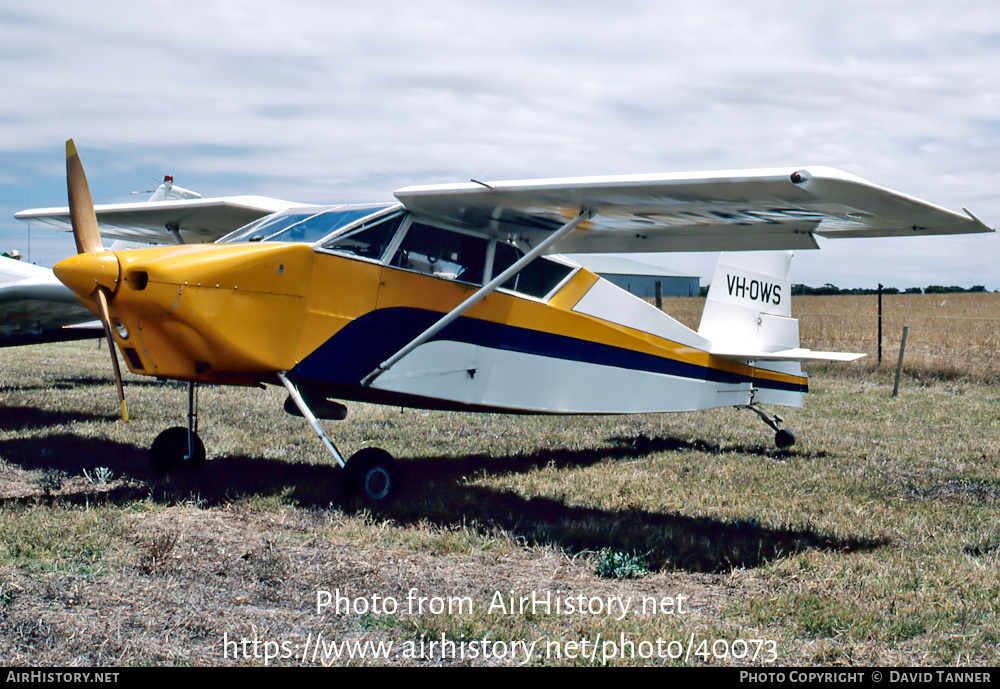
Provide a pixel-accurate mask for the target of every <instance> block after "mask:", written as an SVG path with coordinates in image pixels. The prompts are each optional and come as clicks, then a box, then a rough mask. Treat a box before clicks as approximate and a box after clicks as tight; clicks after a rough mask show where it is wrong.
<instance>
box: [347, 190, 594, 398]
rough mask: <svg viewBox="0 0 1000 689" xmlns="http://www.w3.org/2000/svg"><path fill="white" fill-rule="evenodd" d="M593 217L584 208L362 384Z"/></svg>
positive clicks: (387, 368)
mask: <svg viewBox="0 0 1000 689" xmlns="http://www.w3.org/2000/svg"><path fill="white" fill-rule="evenodd" d="M592 217H594V212H593V211H591V210H587V209H583V210H581V211H580V213H579V215H577V216H576V217H575V218H573V219H572V220H570V221H569V222H567V223H566V224H565V225H563V226H562V227H560V228H559V229H558V230H556V231H555V232H553V233H552V234H550V235H549V236H548V237H546V238H545V239H544V240H542V241H541V242H539V244H538V246H536V247H535V248H534V249H532V250H531V251H529V252H528V253H526V254H525V255H524V256H522V257H521V258H520V259H518V260H517V261H515V262H514V263H513V264H512V265H511V266H510V267H509V268H507V270H505V271H503V272H502V273H500V274H499V275H497V276H496V277H495V278H493V279H492V280H490V281H489V282H488V283H486V284H485V285H483V286H482V287H480V288H479V289H478V290H477V291H476V292H475V294H473V295H472V296H470V297H469V298H468V299H466V300H465V301H463V302H462V303H461V304H459V305H458V306H456V307H455V308H454V309H452V310H451V311H449V312H448V313H447V314H445V315H444V316H442V317H441V318H440V319H438V321H437V322H435V323H434V325H432V326H431V327H429V328H427V330H425V331H424V332H422V333H420V334H419V335H417V336H416V337H415V338H414V339H413V340H411V341H410V343H409V344H407V345H406V346H404V347H403V348H402V349H400V350H399V351H398V352H396V353H395V354H393V355H392V356H391V357H389V358H388V359H386V360H385V361H383V362H382V363H381V364H379V365H378V368H376V369H375V370H374V371H372V372H371V373H369V374H368V375H367V376H365V377H364V378H362V379H361V384H362V385H364V386H366V387H367V386H370V385H371V384H372V383H373V382H375V379H376V378H378V377H379V376H380V375H382V374H383V373H385V372H386V371H388V370H389V369H390V368H392V367H393V366H395V365H396V364H397V363H399V360H400V359H402V358H403V357H404V356H406V355H407V354H409V353H410V352H412V351H413V350H414V349H416V348H417V347H419V346H420V345H422V344H424V343H425V342H427V341H428V340H429V339H431V338H432V337H434V336H435V335H436V334H437V333H439V332H440V331H441V330H442V329H444V328H445V327H446V326H447V325H448V324H449V323H451V322H452V321H454V320H455V319H456V318H458V317H459V316H461V315H462V314H463V313H465V312H466V311H468V310H469V309H470V308H472V307H473V306H475V305H476V304H478V303H479V302H480V301H482V300H483V299H484V298H485V297H486V296H487V295H489V294H490V293H491V292H493V291H495V290H496V288H497V287H499V286H500V285H502V284H503V283H505V282H507V280H509V279H510V278H511V277H513V276H514V275H516V274H517V273H518V272H519V271H520V270H521V269H522V268H524V267H525V266H526V265H528V264H529V263H531V262H532V261H534V260H535V259H536V258H538V257H539V256H540V255H541V254H542V253H543V252H544V251H545V250H546V249H548V248H549V247H550V246H552V245H553V244H555V243H556V242H558V241H559V240H560V239H562V238H563V237H565V236H566V235H567V234H569V233H570V232H572V231H573V230H575V229H576V227H577V225H579V224H580V223H581V222H583V221H584V220H589V219H590V218H592Z"/></svg>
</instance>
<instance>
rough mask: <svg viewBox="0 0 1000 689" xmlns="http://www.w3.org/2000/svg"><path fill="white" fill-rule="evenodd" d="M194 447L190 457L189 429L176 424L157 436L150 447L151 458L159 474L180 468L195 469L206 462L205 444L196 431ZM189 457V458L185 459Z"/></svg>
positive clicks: (169, 472)
mask: <svg viewBox="0 0 1000 689" xmlns="http://www.w3.org/2000/svg"><path fill="white" fill-rule="evenodd" d="M192 440H193V441H194V442H193V445H194V447H193V448H192V453H191V456H190V457H188V456H187V455H188V429H187V428H185V427H184V426H174V427H173V428H168V429H167V430H165V431H163V432H162V433H160V434H159V435H158V436H156V440H154V441H153V445H152V447H150V448H149V458H150V461H151V462H152V464H153V471H154V472H156V474H157V476H164V475H166V474H172V473H175V472H176V471H178V470H184V471H193V470H195V469H198V468H200V467H201V466H203V465H204V464H205V444H204V443H202V442H201V438H199V437H198V434H197V433H195V434H194V435H193V436H192ZM185 457H187V459H185Z"/></svg>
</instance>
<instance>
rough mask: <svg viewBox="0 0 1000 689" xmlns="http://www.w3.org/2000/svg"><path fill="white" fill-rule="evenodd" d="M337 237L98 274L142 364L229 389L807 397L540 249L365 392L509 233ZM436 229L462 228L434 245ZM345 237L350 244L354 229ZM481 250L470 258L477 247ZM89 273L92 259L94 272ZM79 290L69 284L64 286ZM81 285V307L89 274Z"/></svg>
mask: <svg viewBox="0 0 1000 689" xmlns="http://www.w3.org/2000/svg"><path fill="white" fill-rule="evenodd" d="M372 228H373V229H371V230H367V232H368V233H369V235H372V236H374V235H375V234H376V233H378V237H377V238H376V239H371V238H370V237H368V236H366V235H365V232H366V230H363V229H362V230H359V231H356V232H355V231H353V230H350V229H349V230H348V231H347V232H346V234H345V233H341V234H338V235H336V238H335V239H333V240H330V241H325V240H324V241H319V242H312V243H305V242H287V241H286V242H281V241H274V242H272V241H264V242H244V243H223V244H213V245H190V246H175V247H157V248H150V249H140V250H132V251H121V252H115V253H114V254H111V256H113V257H114V260H115V262H116V263H117V266H118V275H117V276H116V277H114V279H113V280H112V279H111V277H110V273H111V272H113V269H110V268H109V267H108V266H109V265H110V264H111V263H112V261H111V259H110V256H109V255H108V254H109V252H103V256H104V257H103V258H100V259H99V258H98V255H97V254H89V255H81V256H78V257H74V258H72V259H67V261H66V262H65V264H66V265H63V264H60V266H59V267H57V274H60V277H63V276H64V275H69V274H71V273H74V274H84V275H86V273H87V267H86V264H87V263H88V262H90V263H93V264H94V265H95V266H98V265H99V266H100V271H101V272H102V273H103V276H102V277H99V278H96V279H97V280H98V281H102V284H105V285H106V286H107V287H108V289H113V291H114V294H113V297H112V298H111V300H110V311H111V316H112V319H113V325H114V331H115V339H116V342H117V344H118V346H119V348H120V350H121V351H122V353H123V355H124V358H125V361H126V364H127V365H128V367H129V369H130V370H131V371H132V372H133V373H138V374H143V375H151V376H156V377H159V378H164V379H173V380H184V381H194V382H198V383H209V384H226V385H260V384H263V383H274V382H276V374H277V372H287V373H288V377H289V378H290V379H293V380H295V381H296V383H297V384H298V385H300V386H302V387H303V389H304V390H307V391H311V392H312V393H313V394H319V395H323V396H328V397H336V398H340V399H357V400H369V401H375V402H383V403H389V404H400V405H405V406H419V407H436V408H446V409H468V410H495V411H508V412H533V413H637V412H650V411H690V410H695V409H706V408H713V407H720V406H729V405H738V404H748V403H750V402H751V401H753V396H754V394H755V390H756V391H760V390H763V389H767V390H771V391H773V392H775V393H778V394H788V395H790V396H791V397H792V398H794V397H800V396H801V393H803V392H804V391H805V389H806V381H805V378H804V377H802V376H800V375H794V374H787V373H780V372H775V371H770V370H764V369H761V368H757V367H754V366H752V365H749V364H747V363H741V362H738V361H731V360H728V359H723V358H720V357H716V356H713V355H711V354H708V353H707V352H708V350H709V348H710V345H711V343H709V342H708V341H707V340H706V339H705V338H703V337H701V336H699V335H698V333H696V332H694V331H693V330H691V329H689V328H687V327H685V326H683V325H682V324H680V323H679V322H677V321H676V320H674V319H673V318H671V317H669V316H668V315H666V314H664V313H662V312H661V311H659V310H658V309H656V308H655V307H653V306H652V305H650V304H647V303H646V302H644V301H642V300H640V299H638V298H636V297H634V296H632V295H631V294H629V293H628V292H625V291H624V290H621V289H619V288H618V287H615V286H614V285H612V284H611V283H609V282H608V281H606V280H603V279H601V278H599V277H598V276H597V275H595V274H594V273H592V272H590V271H588V270H586V269H584V268H582V267H580V266H577V265H575V264H572V263H570V262H568V261H565V260H562V259H558V258H543V259H537V260H536V262H535V263H538V261H544V262H545V263H544V264H539V265H538V266H536V265H535V263H532V264H531V265H530V266H529V268H530V270H525V271H522V273H521V274H519V277H518V280H511V281H508V283H505V284H504V285H503V286H502V287H501V288H499V289H497V290H496V291H494V292H492V293H490V294H489V295H488V296H486V297H485V299H483V300H482V301H480V302H479V303H477V304H476V305H475V306H473V307H471V308H470V309H469V310H468V311H466V312H465V313H464V314H463V315H462V316H461V317H460V318H458V319H457V320H455V321H454V322H453V323H451V324H450V325H448V326H447V327H445V328H444V329H443V330H441V331H440V332H439V333H437V334H436V335H435V336H434V337H432V338H431V339H430V340H429V341H428V342H426V343H425V344H422V345H420V346H419V347H417V348H416V349H415V350H414V351H413V352H412V353H410V354H408V355H407V356H405V357H404V358H403V359H402V360H401V361H399V363H397V364H396V365H395V366H393V367H392V368H391V369H390V370H388V371H387V372H385V373H384V374H382V375H381V376H379V377H378V378H377V379H375V380H374V382H373V383H371V384H370V385H368V386H366V385H363V384H362V382H361V381H362V379H363V378H364V377H365V376H366V375H367V374H369V373H370V372H372V371H373V370H374V369H375V368H376V367H378V366H379V364H380V363H381V362H383V361H385V360H386V359H388V358H389V357H391V356H392V355H393V354H394V353H396V352H397V351H398V350H400V348H402V347H404V346H405V345H407V344H408V343H409V342H410V341H411V340H413V339H414V338H415V337H416V336H417V335H419V334H420V333H422V332H423V331H424V330H425V329H427V328H428V327H429V326H431V325H433V324H434V323H435V322H436V321H437V320H438V319H440V318H441V317H442V316H443V315H445V314H446V313H448V312H449V311H450V310H451V309H453V308H455V307H456V306H457V305H458V304H460V303H462V302H463V301H464V300H465V299H466V298H468V297H469V296H470V295H471V294H473V293H474V292H475V291H476V290H478V289H479V288H480V287H481V286H482V284H484V283H485V282H488V281H489V278H490V277H491V276H492V275H497V274H499V272H500V264H501V263H502V262H503V261H504V260H508V259H505V258H504V256H505V255H506V253H507V252H513V251H514V245H513V243H511V244H507V243H504V242H500V241H498V240H497V238H496V237H490V236H489V235H486V234H482V235H480V234H477V233H476V232H474V231H469V230H467V229H464V230H454V231H452V230H450V229H448V228H441V227H434V226H432V225H430V224H420V225H419V226H418V221H416V220H414V219H413V218H403V219H402V220H400V219H399V218H398V217H397V218H396V219H395V220H394V221H393V224H392V226H391V227H389V228H385V227H382V228H381V229H379V225H378V223H373V224H372ZM436 232H442V233H444V232H452V234H453V235H454V236H451V237H446V238H444V239H443V240H442V244H441V246H443V248H440V249H439V248H428V247H436V246H439V244H438V238H437V237H436V234H435V233H436ZM345 237H346V239H345ZM470 256H471V257H472V258H469V257H470ZM95 270H97V268H96V267H95ZM66 279H67V280H68V281H69V282H70V283H73V279H72V278H66ZM71 286H73V288H74V290H75V291H77V293H78V294H81V295H82V296H83V298H84V301H85V303H86V292H87V291H88V288H91V287H90V286H89V283H88V282H87V279H86V278H82V279H77V280H76V283H75V285H71Z"/></svg>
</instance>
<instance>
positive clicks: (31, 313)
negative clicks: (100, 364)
mask: <svg viewBox="0 0 1000 689" xmlns="http://www.w3.org/2000/svg"><path fill="white" fill-rule="evenodd" d="M11 254H14V255H11ZM11 254H4V255H2V256H0V347H15V346H21V345H27V344H39V343H42V342H63V341H67V340H81V339H87V338H92V337H100V336H101V334H102V333H103V328H102V327H100V326H99V325H92V324H96V323H97V322H96V321H95V320H94V314H92V313H91V312H90V311H89V310H87V308H86V307H84V306H83V304H81V303H80V302H79V301H78V300H77V298H76V295H75V294H73V292H72V291H71V290H70V289H69V288H68V287H66V286H65V285H64V284H63V283H61V282H59V280H58V279H57V278H56V276H55V275H54V274H53V272H52V271H51V270H48V269H47V268H41V267H39V266H35V265H31V264H30V263H23V262H22V261H21V260H20V258H19V254H17V252H11Z"/></svg>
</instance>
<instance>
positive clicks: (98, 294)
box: [94, 287, 128, 423]
mask: <svg viewBox="0 0 1000 689" xmlns="http://www.w3.org/2000/svg"><path fill="white" fill-rule="evenodd" d="M94 297H95V299H96V300H97V310H98V311H99V312H100V315H101V323H103V324H104V336H105V337H106V338H107V340H108V349H110V350H111V366H112V368H113V369H114V371H115V387H117V388H118V401H119V402H121V405H122V421H124V422H125V423H128V407H127V406H126V405H125V388H124V387H123V386H122V370H121V368H120V367H119V365H118V354H117V353H116V352H115V339H114V337H112V335H111V312H110V311H109V310H108V296H107V294H105V291H104V288H103V287H98V288H97V289H96V290H95V291H94Z"/></svg>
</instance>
